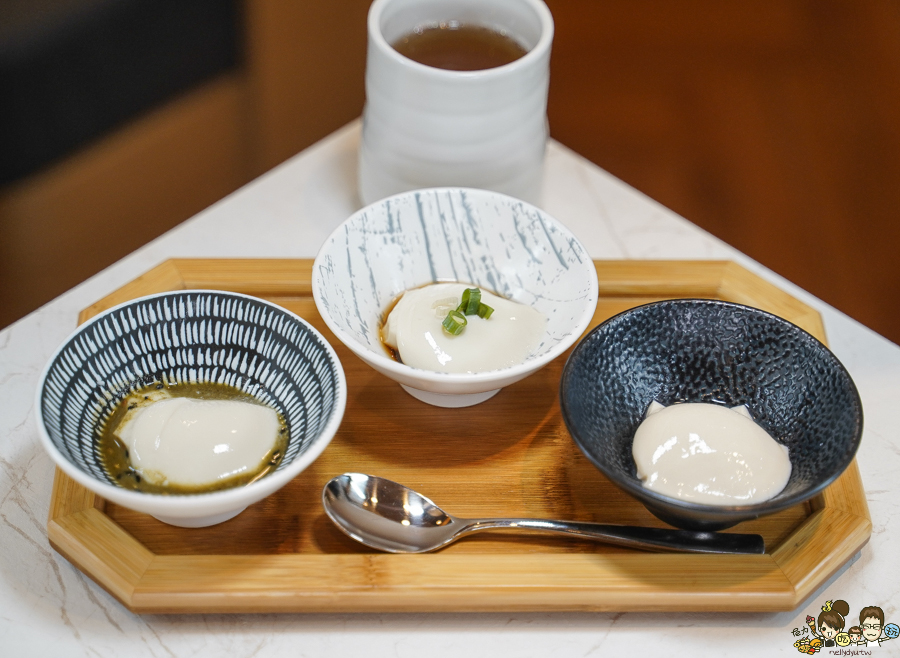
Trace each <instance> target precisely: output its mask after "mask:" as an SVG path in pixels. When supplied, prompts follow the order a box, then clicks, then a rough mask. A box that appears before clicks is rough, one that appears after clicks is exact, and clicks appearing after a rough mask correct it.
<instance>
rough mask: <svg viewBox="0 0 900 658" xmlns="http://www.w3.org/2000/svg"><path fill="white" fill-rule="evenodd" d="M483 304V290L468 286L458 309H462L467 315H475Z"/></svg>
mask: <svg viewBox="0 0 900 658" xmlns="http://www.w3.org/2000/svg"><path fill="white" fill-rule="evenodd" d="M480 305H481V290H479V289H478V288H466V289H465V290H463V294H462V302H461V303H460V305H459V307H458V308H457V309H456V310H457V311H462V312H463V313H465V314H466V315H475V314H476V313H478V307H479V306H480Z"/></svg>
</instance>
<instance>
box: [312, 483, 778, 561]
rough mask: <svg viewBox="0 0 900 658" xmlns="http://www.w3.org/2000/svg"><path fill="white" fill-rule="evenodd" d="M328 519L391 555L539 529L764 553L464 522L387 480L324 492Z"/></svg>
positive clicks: (662, 534)
mask: <svg viewBox="0 0 900 658" xmlns="http://www.w3.org/2000/svg"><path fill="white" fill-rule="evenodd" d="M322 505H323V507H324V508H325V513H326V514H328V517H329V518H330V519H331V520H332V521H333V522H334V523H335V525H337V527H338V528H340V529H341V530H342V531H343V532H344V533H346V534H347V535H349V536H350V537H352V538H353V539H355V540H356V541H358V542H360V543H361V544H365V545H366V546H369V547H370V548H375V549H378V550H381V551H386V552H388V553H428V552H430V551H435V550H437V549H439V548H443V547H444V546H446V545H447V544H450V543H452V542H454V541H456V540H457V539H459V538H460V537H463V536H465V535H468V534H472V533H474V532H479V531H482V530H492V529H504V528H505V529H518V530H535V531H538V532H545V533H554V534H560V535H568V536H570V537H576V538H581V539H594V540H597V541H602V542H605V543H609V544H615V545H618V546H627V547H629V548H640V549H643V550H650V551H677V552H690V553H737V554H762V553H764V552H765V544H764V542H763V538H762V537H761V536H760V535H748V534H737V533H719V532H705V531H693V530H674V529H667V528H644V527H638V526H620V525H608V524H600V523H581V522H574V521H554V520H545V519H463V518H459V517H455V516H453V515H451V514H448V513H447V512H445V511H444V510H442V509H441V508H440V507H438V506H437V505H435V504H434V503H433V502H432V501H431V500H429V499H428V498H426V497H425V496H423V495H421V494H419V493H417V492H415V491H413V490H412V489H410V488H408V487H405V486H403V485H402V484H398V483H397V482H393V481H391V480H387V479H385V478H380V477H375V476H372V475H365V474H363V473H344V474H343V475H339V476H338V477H336V478H333V479H332V480H330V481H329V482H328V484H326V485H325V487H324V489H323V490H322Z"/></svg>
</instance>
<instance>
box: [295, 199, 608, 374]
mask: <svg viewBox="0 0 900 658" xmlns="http://www.w3.org/2000/svg"><path fill="white" fill-rule="evenodd" d="M439 192H464V193H466V194H472V195H473V196H478V197H490V198H500V199H504V200H505V199H508V200H510V201H513V202H515V203H520V204H523V205H524V206H527V207H528V208H530V209H533V210H535V211H536V212H538V213H540V215H541V217H542V219H543V220H544V221H547V222H548V223H550V224H552V225H553V226H554V228H555V229H556V230H558V231H559V232H560V233H561V234H562V235H564V236H565V237H566V238H567V239H568V240H569V241H574V243H576V244H577V245H578V246H579V247H580V248H581V250H582V252H583V253H584V255H585V256H586V262H587V263H588V266H587V268H588V269H589V271H590V272H591V273H592V274H593V276H588V277H587V278H588V286H589V289H588V291H587V292H588V294H587V295H586V296H585V300H586V302H585V306H584V308H583V309H582V312H581V316H580V317H579V318H578V322H577V323H576V324H575V325H574V326H573V327H572V330H571V332H570V333H569V335H568V336H567V337H566V338H564V339H563V340H561V341H559V342H558V343H557V344H556V345H554V346H553V347H551V348H550V349H549V350H547V351H546V352H544V353H543V354H540V355H537V356H533V357H529V358H527V359H525V361H524V362H522V363H520V364H517V365H514V366H509V367H506V368H500V369H498V370H488V371H485V372H478V373H451V372H438V371H434V370H422V369H420V368H413V367H412V366H408V365H406V364H405V363H399V362H397V361H394V360H393V359H392V358H391V357H390V356H388V354H387V351H386V350H384V353H379V352H376V351H374V350H371V349H369V348H368V346H365V345H363V344H362V343H360V342H359V341H358V340H357V339H356V338H355V337H353V336H352V335H350V334H349V333H347V332H346V331H344V330H343V329H342V328H341V327H340V326H338V325H337V323H336V322H335V321H334V320H333V319H332V318H331V315H330V314H329V313H328V310H327V305H326V304H325V303H324V301H323V299H322V292H321V291H320V285H321V276H320V275H319V270H320V267H321V265H322V260H323V259H324V258H325V249H326V247H328V246H329V245H330V244H331V243H332V242H333V240H334V239H335V238H336V237H337V236H338V235H339V234H340V233H342V232H343V231H344V228H345V227H346V226H348V225H350V223H351V222H354V221H358V219H359V218H360V217H362V216H363V215H364V214H365V213H366V212H370V211H371V209H372V208H374V207H375V206H380V205H382V204H384V203H386V202H388V201H393V200H395V199H399V198H405V197H410V196H413V195H415V194H421V193H439ZM447 281H448V280H445V279H441V280H439V281H435V282H432V283H444V282H447ZM423 285H427V283H426V284H423ZM599 290H600V284H599V281H598V279H597V270H596V269H595V267H594V261H593V259H592V258H591V257H590V255H589V254H588V251H587V249H586V248H585V247H584V245H583V244H582V243H581V241H580V240H579V239H578V238H577V236H575V234H574V233H572V231H571V230H570V229H569V228H568V227H567V226H566V225H565V224H563V223H562V222H561V221H559V220H558V219H556V218H555V217H553V216H552V215H550V214H549V213H547V212H546V211H545V210H543V209H541V208H538V207H537V206H535V205H533V204H530V203H528V202H527V201H523V200H522V199H518V198H516V197H513V196H509V195H508V194H502V193H501V192H493V191H491V190H483V189H479V188H472V187H427V188H421V189H416V190H409V191H407V192H400V193H399V194H394V195H392V196H388V197H384V198H383V199H379V200H378V201H375V202H374V203H371V204H369V205H368V206H365V207H364V208H360V209H359V210H357V211H356V212H354V213H353V214H352V215H350V217H348V218H347V219H345V220H344V221H343V222H341V223H340V224H339V225H338V226H337V228H335V229H334V231H332V232H331V234H329V236H328V237H327V238H326V239H325V242H323V243H322V246H321V247H320V248H319V251H318V253H317V254H316V258H315V261H314V262H313V271H312V293H313V299H314V301H315V303H316V308H317V309H318V310H319V315H320V316H321V317H322V320H323V321H324V322H325V324H326V325H327V326H328V328H329V329H330V330H331V332H332V333H333V334H334V335H335V337H336V338H337V339H338V340H340V341H341V343H343V344H344V345H346V346H347V348H348V349H350V351H352V352H353V353H354V354H356V355H357V356H358V357H360V358H361V359H363V360H364V361H366V362H367V363H369V364H370V365H373V367H377V368H378V369H379V370H381V371H382V372H385V374H386V373H391V375H395V376H396V377H400V378H406V379H414V380H418V381H420V382H427V383H429V384H446V383H452V384H456V385H465V384H485V383H487V382H491V381H502V380H506V379H514V378H521V377H523V376H525V375H528V374H530V373H532V372H534V371H535V370H538V369H540V368H542V367H543V366H545V365H547V364H548V363H550V362H551V361H552V360H553V359H555V358H556V357H558V356H559V355H560V354H562V353H563V352H565V351H566V350H567V349H569V348H570V347H571V346H572V345H573V344H574V343H575V342H577V341H578V340H579V339H580V338H581V335H582V334H583V333H584V331H585V329H587V327H588V326H589V325H590V323H591V320H593V318H594V313H595V311H596V309H597V301H598V298H599Z"/></svg>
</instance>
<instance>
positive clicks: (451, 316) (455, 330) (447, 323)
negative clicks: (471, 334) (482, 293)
mask: <svg viewBox="0 0 900 658" xmlns="http://www.w3.org/2000/svg"><path fill="white" fill-rule="evenodd" d="M467 322H468V320H466V316H465V315H463V314H462V313H460V312H459V311H455V310H454V311H450V312H449V313H447V317H446V318H444V321H443V322H441V326H442V327H444V331H446V332H447V333H448V334H451V335H453V336H459V335H460V334H461V333H462V330H463V329H465V328H466V324H467Z"/></svg>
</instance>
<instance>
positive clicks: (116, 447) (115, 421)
mask: <svg viewBox="0 0 900 658" xmlns="http://www.w3.org/2000/svg"><path fill="white" fill-rule="evenodd" d="M162 389H165V390H166V392H167V393H168V394H169V397H184V398H193V399H195V400H234V401H237V402H249V403H251V404H257V405H260V404H261V403H260V402H259V401H258V400H257V399H256V398H254V397H253V396H252V395H250V394H249V393H246V392H244V391H241V390H240V389H237V388H235V387H233V386H229V385H227V384H213V383H203V384H197V383H193V384H191V383H182V384H162V383H158V382H157V383H154V384H150V385H149V386H147V387H145V388H143V389H140V390H137V391H135V392H134V393H132V394H131V395H129V396H127V397H126V398H125V399H123V400H122V401H121V402H120V403H119V406H118V407H116V409H115V410H114V411H113V412H112V413H111V414H110V415H109V417H108V418H107V420H106V422H105V423H104V425H103V427H102V428H101V429H100V440H99V442H98V450H99V452H100V459H101V461H102V463H103V467H104V468H105V469H106V472H107V473H108V474H109V475H110V477H112V479H113V480H114V481H115V482H116V483H117V484H118V485H119V486H120V487H122V488H123V489H131V490H134V491H143V492H145V493H155V494H193V493H207V492H211V491H220V490H222V489H231V488H233V487H240V486H244V485H247V484H250V483H251V482H253V481H255V480H258V479H260V478H261V477H265V476H266V475H267V474H268V473H271V472H272V471H274V470H275V469H276V468H278V464H280V463H281V460H282V458H283V456H284V451H285V449H286V448H287V440H288V429H287V423H286V422H285V420H284V417H283V416H282V415H281V414H280V413H279V414H278V423H279V425H280V429H279V431H278V438H277V440H276V442H275V446H274V447H273V448H272V450H271V451H270V452H269V454H268V455H267V456H266V458H265V459H264V460H263V462H262V465H261V466H260V468H258V469H257V470H255V471H251V472H249V473H241V474H240V475H236V476H234V477H231V478H227V479H224V480H217V481H216V482H213V483H211V484H205V485H198V486H185V485H179V484H153V483H151V482H148V481H147V480H146V479H145V478H143V477H141V474H140V472H138V471H137V470H135V469H134V468H133V467H132V465H131V461H130V459H129V458H128V448H127V447H126V446H125V445H124V444H123V443H122V442H121V441H120V440H119V438H118V437H117V436H116V435H115V432H116V430H117V429H118V427H119V424H120V423H121V422H122V419H123V418H124V417H125V413H126V412H127V411H129V409H133V408H134V407H136V406H140V405H141V404H152V402H151V400H152V399H153V397H154V395H155V394H156V395H158V392H159V391H160V390H162ZM261 406H264V405H261Z"/></svg>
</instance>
